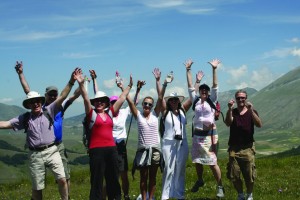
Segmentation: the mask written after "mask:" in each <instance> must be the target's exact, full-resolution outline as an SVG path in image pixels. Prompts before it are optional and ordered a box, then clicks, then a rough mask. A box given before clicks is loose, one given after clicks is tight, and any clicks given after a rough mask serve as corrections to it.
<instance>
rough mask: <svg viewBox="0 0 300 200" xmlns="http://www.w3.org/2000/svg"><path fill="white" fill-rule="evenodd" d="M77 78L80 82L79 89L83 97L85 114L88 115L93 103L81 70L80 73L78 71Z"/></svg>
mask: <svg viewBox="0 0 300 200" xmlns="http://www.w3.org/2000/svg"><path fill="white" fill-rule="evenodd" d="M75 78H76V80H77V82H78V84H79V89H80V92H81V96H82V98H83V103H84V109H85V114H86V115H88V114H89V112H90V110H91V109H92V105H91V102H90V99H89V97H88V94H87V91H86V90H85V88H84V77H83V76H82V73H81V71H80V73H77V74H76V75H75Z"/></svg>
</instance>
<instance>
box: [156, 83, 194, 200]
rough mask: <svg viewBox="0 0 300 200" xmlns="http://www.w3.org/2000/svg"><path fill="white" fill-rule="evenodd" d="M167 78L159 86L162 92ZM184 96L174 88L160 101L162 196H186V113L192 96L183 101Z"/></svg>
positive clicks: (167, 197)
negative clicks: (162, 169) (161, 121)
mask: <svg viewBox="0 0 300 200" xmlns="http://www.w3.org/2000/svg"><path fill="white" fill-rule="evenodd" d="M166 87H167V82H166V81H165V82H164V84H163V87H162V89H161V93H162V95H164V93H165V89H166ZM183 100H184V96H181V95H178V93H177V92H172V93H170V95H169V96H167V97H165V98H164V100H163V104H162V109H161V112H162V118H163V119H162V120H163V122H164V127H165V128H164V132H163V133H161V134H162V152H163V157H164V161H165V167H164V172H163V180H162V196H161V199H163V200H165V199H169V198H176V199H184V198H185V197H184V196H185V169H186V161H187V158H188V151H189V150H188V142H187V136H186V128H185V125H186V116H185V113H186V111H188V109H189V108H190V107H191V104H192V103H191V100H190V99H187V100H186V101H185V102H184V103H182V102H183Z"/></svg>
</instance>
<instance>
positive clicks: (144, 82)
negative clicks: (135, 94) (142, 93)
mask: <svg viewBox="0 0 300 200" xmlns="http://www.w3.org/2000/svg"><path fill="white" fill-rule="evenodd" d="M144 85H146V81H141V80H138V82H137V88H139V89H141V88H142V87H143V86H144Z"/></svg>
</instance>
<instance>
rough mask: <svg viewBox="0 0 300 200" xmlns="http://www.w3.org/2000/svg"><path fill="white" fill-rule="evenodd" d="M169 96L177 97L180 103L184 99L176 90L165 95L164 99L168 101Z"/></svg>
mask: <svg viewBox="0 0 300 200" xmlns="http://www.w3.org/2000/svg"><path fill="white" fill-rule="evenodd" d="M171 98H178V99H179V101H180V103H181V102H182V101H183V100H184V96H181V95H178V94H177V92H171V93H170V95H169V96H167V97H165V98H164V99H165V101H166V102H168V100H169V99H171Z"/></svg>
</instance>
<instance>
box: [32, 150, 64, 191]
mask: <svg viewBox="0 0 300 200" xmlns="http://www.w3.org/2000/svg"><path fill="white" fill-rule="evenodd" d="M29 162H30V163H29V169H30V175H31V182H32V189H33V190H42V189H44V188H45V176H46V167H47V168H49V169H50V170H51V171H52V173H53V175H54V177H55V180H59V179H61V178H65V171H64V167H63V163H62V160H61V157H60V155H59V153H58V149H57V146H56V145H54V146H52V147H49V148H47V149H45V150H43V151H30V152H29Z"/></svg>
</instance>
